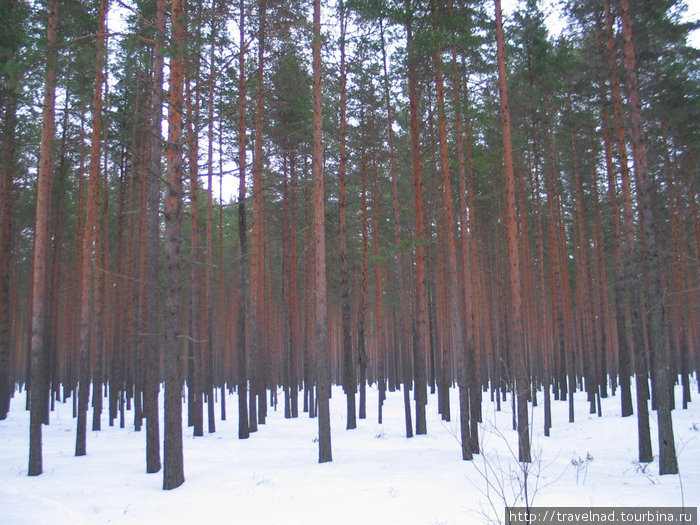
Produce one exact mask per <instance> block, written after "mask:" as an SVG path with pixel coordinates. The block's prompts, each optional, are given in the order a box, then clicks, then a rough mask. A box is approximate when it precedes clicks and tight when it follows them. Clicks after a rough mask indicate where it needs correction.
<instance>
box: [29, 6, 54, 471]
mask: <svg viewBox="0 0 700 525" xmlns="http://www.w3.org/2000/svg"><path fill="white" fill-rule="evenodd" d="M57 23H58V0H50V2H49V18H48V22H47V26H46V27H47V29H46V45H47V52H46V76H45V83H44V105H43V112H42V125H41V143H40V146H39V168H38V171H37V191H36V216H35V220H34V257H33V260H32V315H31V340H30V345H31V346H30V368H29V370H30V377H29V388H30V391H29V395H30V396H31V398H30V399H31V413H30V422H29V468H28V474H29V475H30V476H38V475H40V474H41V473H42V472H43V463H42V450H41V448H42V445H41V424H42V422H43V419H44V415H43V412H42V403H41V398H42V396H43V392H44V390H45V387H46V385H43V384H42V383H43V377H44V374H43V366H44V365H45V363H44V355H43V354H44V326H45V316H46V313H45V310H46V297H47V296H46V292H47V290H46V284H47V280H46V279H47V276H48V268H47V266H48V260H49V252H48V250H49V219H50V217H51V209H50V203H51V177H52V172H53V155H52V153H51V143H52V141H53V138H54V132H55V126H56V124H55V102H56V26H57Z"/></svg>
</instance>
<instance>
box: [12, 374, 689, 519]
mask: <svg viewBox="0 0 700 525" xmlns="http://www.w3.org/2000/svg"><path fill="white" fill-rule="evenodd" d="M368 393H369V395H368V407H367V416H368V419H366V420H358V428H357V429H355V430H349V431H348V430H345V398H344V394H343V392H342V390H341V389H340V388H337V387H334V390H333V398H332V400H331V425H332V445H333V462H331V463H325V464H318V463H317V459H318V448H317V447H318V445H317V443H316V442H315V438H316V435H317V421H316V420H315V419H309V418H308V415H307V414H302V415H301V416H300V417H299V418H298V419H290V420H285V419H284V416H283V411H282V408H281V407H279V409H278V410H277V411H274V410H272V408H270V411H269V414H268V419H267V423H266V424H265V425H261V426H260V428H259V431H258V432H256V433H254V434H252V435H251V437H250V438H249V439H247V440H239V439H238V427H237V414H236V407H237V400H236V396H235V394H234V395H231V396H229V397H228V399H227V409H228V415H229V417H228V420H227V421H224V422H222V421H219V420H218V419H217V431H216V433H214V434H205V436H204V437H199V438H193V437H192V431H191V429H185V436H186V437H185V440H184V457H185V478H186V480H185V484H184V485H182V486H181V487H179V488H177V489H175V490H172V491H163V490H162V489H161V487H162V473H158V474H146V473H145V431H142V432H134V430H133V427H131V428H129V427H128V426H127V428H125V429H120V428H118V427H107V426H106V424H107V420H106V417H104V418H103V421H102V422H103V427H104V430H102V431H99V432H92V431H89V432H88V445H87V447H88V455H87V456H84V457H81V458H76V457H74V455H73V454H74V446H75V421H74V420H73V418H72V407H71V405H70V403H69V404H66V405H62V404H57V405H56V410H55V411H54V412H52V413H51V424H50V425H49V426H44V428H43V443H44V450H43V461H44V474H43V475H41V476H38V477H28V476H27V461H28V440H29V430H28V429H29V414H28V412H26V411H25V410H24V405H25V396H24V393H21V394H16V396H15V398H14V399H13V401H12V410H11V412H10V415H9V416H8V418H7V420H5V421H0V443H1V445H0V523H3V524H10V525H21V524H32V525H34V524H55V525H60V524H71V525H76V524H98V523H132V524H144V523H148V524H158V523H168V524H179V523H186V524H193V525H203V524H205V523H236V524H266V525H267V524H280V525H282V524H284V525H287V524H308V525H314V524H352V525H356V524H376V523H383V524H394V523H397V524H403V525H411V524H432V525H437V524H441V525H456V524H471V523H498V522H499V521H502V520H503V513H504V504H505V503H508V504H509V505H514V504H521V505H522V504H524V502H523V501H522V499H520V500H516V494H518V493H519V492H520V488H521V486H522V479H523V476H522V473H521V471H520V468H521V467H520V466H521V464H519V463H518V462H517V461H516V459H515V457H514V455H513V452H511V451H514V452H515V454H516V455H517V448H516V440H515V438H516V435H515V432H514V431H513V430H511V412H510V402H505V403H503V404H502V409H503V410H502V412H496V411H495V404H492V403H491V401H490V399H489V396H488V394H485V396H484V403H483V411H484V417H483V419H484V423H483V424H482V425H480V431H481V439H482V448H483V453H482V454H480V455H477V456H475V459H474V461H462V459H461V453H460V448H459V444H458V436H459V431H458V404H457V396H456V392H454V391H453V392H452V414H453V418H452V419H453V420H452V421H451V422H443V421H441V420H440V417H439V415H438V414H437V409H436V407H437V398H436V396H435V395H430V396H429V405H428V434H427V435H424V436H416V437H413V438H411V439H407V438H406V437H405V435H404V428H405V427H404V421H403V398H402V394H401V393H400V392H398V391H397V392H389V393H388V397H387V400H386V402H385V406H384V424H383V425H378V424H377V421H376V413H377V407H376V400H377V398H376V390H374V389H369V390H368ZM693 393H694V399H695V398H697V385H694V387H693ZM676 398H677V407H678V408H677V409H676V410H675V411H674V413H673V422H674V430H675V438H676V448H677V451H678V457H679V465H680V472H681V475H679V476H678V475H674V476H668V475H667V476H659V475H658V464H657V463H655V462H654V463H651V464H649V465H648V466H646V465H639V464H638V463H637V462H636V458H637V431H636V428H637V427H636V425H637V423H636V416H632V417H628V418H621V417H619V398H617V397H611V398H608V399H604V400H603V417H601V418H599V417H597V416H596V415H589V414H588V403H587V402H586V399H585V394H582V393H577V394H576V397H575V399H576V422H575V423H571V424H570V423H568V415H567V414H568V412H567V404H566V402H563V401H553V427H552V436H551V437H544V436H543V433H542V423H541V421H542V414H543V405H542V402H541V401H542V399H541V397H540V405H539V406H538V407H535V409H534V413H533V416H532V418H533V422H532V424H533V427H532V428H533V437H532V447H533V462H532V464H531V465H530V473H529V478H528V479H529V497H530V503H531V504H533V503H534V504H535V505H537V506H542V505H572V506H593V505H595V506H615V507H627V508H637V507H640V506H654V505H658V506H681V505H685V506H691V507H692V506H697V505H698V504H699V503H700V446H699V445H700V401H698V400H697V399H695V400H694V401H693V402H692V403H691V404H690V408H689V409H688V410H681V409H680V406H681V405H680V390H679V389H678V388H677V389H676ZM162 399H163V397H162V394H161V397H160V400H161V403H162ZM280 399H281V393H280ZM218 414H219V412H218V407H217V416H218ZM132 417H133V416H132V415H131V414H128V417H127V422H130V420H131V418H132ZM185 421H186V419H185ZM161 428H162V427H161ZM651 431H652V441H653V443H654V453H655V454H656V453H657V445H656V422H655V414H654V413H653V412H652V415H651ZM205 432H206V425H205ZM575 464H577V465H578V466H576V465H575ZM485 476H486V477H487V478H488V480H487V479H486V478H485ZM489 486H490V488H488V487H489ZM504 499H505V501H504Z"/></svg>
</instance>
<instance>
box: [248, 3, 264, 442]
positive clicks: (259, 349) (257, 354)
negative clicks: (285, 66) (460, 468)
mask: <svg viewBox="0 0 700 525" xmlns="http://www.w3.org/2000/svg"><path fill="white" fill-rule="evenodd" d="M266 12H267V1H266V0H259V2H258V18H259V21H258V24H259V31H258V69H257V80H258V82H257V87H256V97H255V100H256V107H255V145H254V154H253V226H252V232H251V237H252V238H251V244H250V324H251V334H250V337H251V339H250V372H249V375H250V386H251V396H250V413H249V414H248V416H249V418H250V431H251V432H255V431H256V430H257V425H258V423H261V424H262V423H265V404H266V399H265V390H266V389H265V380H266V378H265V370H266V363H265V358H264V352H265V344H264V340H265V337H264V330H265V230H264V228H265V225H264V222H263V221H264V220H265V215H264V190H263V92H264V75H263V73H264V66H265V24H266ZM256 397H257V404H256ZM257 405H259V406H257Z"/></svg>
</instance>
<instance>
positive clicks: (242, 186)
mask: <svg viewBox="0 0 700 525" xmlns="http://www.w3.org/2000/svg"><path fill="white" fill-rule="evenodd" d="M239 9H240V18H239V22H238V29H239V38H240V51H239V55H238V56H239V58H238V245H239V248H240V259H239V266H238V273H239V283H238V330H237V334H238V341H237V347H238V348H237V368H238V438H239V439H246V438H248V437H249V435H250V426H249V420H248V399H247V397H248V370H247V363H248V359H247V344H246V343H247V341H246V339H247V338H246V310H247V309H246V302H247V300H246V292H245V291H246V288H247V282H246V263H247V259H248V245H247V242H246V233H247V227H246V211H245V199H246V181H245V177H246V123H245V114H246V87H247V77H246V71H245V54H246V44H245V42H246V40H245V39H246V34H245V0H240V5H239ZM252 395H253V394H252V393H251V396H252Z"/></svg>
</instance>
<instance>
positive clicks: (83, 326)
mask: <svg viewBox="0 0 700 525" xmlns="http://www.w3.org/2000/svg"><path fill="white" fill-rule="evenodd" d="M106 20H107V0H102V1H101V2H100V18H99V30H98V34H99V35H101V36H99V37H98V42H97V54H96V57H95V91H94V94H93V98H92V135H91V137H90V142H91V144H90V167H89V175H88V198H87V219H86V221H85V237H84V238H83V247H82V250H83V267H82V275H81V299H80V336H79V340H78V362H79V364H78V366H79V375H78V380H79V391H78V396H79V397H78V428H77V432H76V443H75V455H76V456H84V455H85V454H86V438H87V409H88V397H89V392H90V321H91V318H92V311H93V300H94V297H95V296H96V295H97V294H98V293H101V292H102V290H99V289H98V288H97V287H94V286H93V285H94V281H95V279H94V273H95V271H96V267H95V248H96V246H95V244H96V243H95V239H96V232H97V227H98V221H97V206H98V201H99V198H100V159H101V155H100V154H101V152H102V136H101V133H102V87H103V82H104V61H105V44H106V36H105V22H106ZM93 288H94V290H93Z"/></svg>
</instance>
